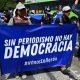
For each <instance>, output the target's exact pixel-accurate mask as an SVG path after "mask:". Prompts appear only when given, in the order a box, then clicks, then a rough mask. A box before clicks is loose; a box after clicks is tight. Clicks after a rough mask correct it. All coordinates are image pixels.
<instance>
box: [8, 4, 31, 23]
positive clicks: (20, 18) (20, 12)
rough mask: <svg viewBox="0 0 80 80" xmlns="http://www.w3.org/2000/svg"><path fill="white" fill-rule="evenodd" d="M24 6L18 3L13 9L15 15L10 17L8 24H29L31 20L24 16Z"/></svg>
mask: <svg viewBox="0 0 80 80" xmlns="http://www.w3.org/2000/svg"><path fill="white" fill-rule="evenodd" d="M26 15H27V13H26V8H25V6H24V5H19V7H18V8H16V11H15V17H13V18H11V19H10V21H9V23H8V25H31V21H30V19H29V18H27V17H26Z"/></svg>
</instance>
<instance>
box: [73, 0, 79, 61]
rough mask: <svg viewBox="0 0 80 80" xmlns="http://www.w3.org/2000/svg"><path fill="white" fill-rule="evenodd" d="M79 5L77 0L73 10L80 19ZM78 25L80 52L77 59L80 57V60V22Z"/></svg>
mask: <svg viewBox="0 0 80 80" xmlns="http://www.w3.org/2000/svg"><path fill="white" fill-rule="evenodd" d="M78 3H79V0H75V2H74V4H73V6H72V10H73V11H75V12H77V14H78V15H79V19H80V10H79V9H78V7H77V6H78ZM79 21H80V20H79ZM78 24H79V25H78V35H77V38H78V41H79V49H78V52H77V54H76V57H78V59H79V60H80V22H79V23H78Z"/></svg>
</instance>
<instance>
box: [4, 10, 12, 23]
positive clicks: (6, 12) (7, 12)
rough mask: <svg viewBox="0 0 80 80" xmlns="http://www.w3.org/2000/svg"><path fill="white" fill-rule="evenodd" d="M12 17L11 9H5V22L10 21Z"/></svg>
mask: <svg viewBox="0 0 80 80" xmlns="http://www.w3.org/2000/svg"><path fill="white" fill-rule="evenodd" d="M10 18H11V15H10V12H9V10H5V11H4V22H5V23H8V22H9V20H10Z"/></svg>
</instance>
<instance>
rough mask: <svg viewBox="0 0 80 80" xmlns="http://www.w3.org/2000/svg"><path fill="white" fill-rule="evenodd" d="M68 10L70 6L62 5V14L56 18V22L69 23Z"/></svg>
mask: <svg viewBox="0 0 80 80" xmlns="http://www.w3.org/2000/svg"><path fill="white" fill-rule="evenodd" d="M70 10H71V8H70V7H69V6H64V7H63V9H62V11H63V15H62V16H61V17H60V18H58V19H56V22H55V23H56V24H69V23H71V21H70V19H69V15H70Z"/></svg>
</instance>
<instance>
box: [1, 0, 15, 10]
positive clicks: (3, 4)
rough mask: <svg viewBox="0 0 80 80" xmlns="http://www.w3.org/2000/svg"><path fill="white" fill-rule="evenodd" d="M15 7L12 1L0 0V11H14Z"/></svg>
mask: <svg viewBox="0 0 80 80" xmlns="http://www.w3.org/2000/svg"><path fill="white" fill-rule="evenodd" d="M15 6H16V2H15V1H13V0H0V10H5V9H10V8H12V9H14V8H15Z"/></svg>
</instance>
